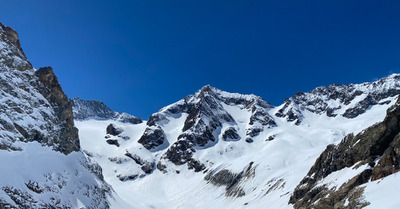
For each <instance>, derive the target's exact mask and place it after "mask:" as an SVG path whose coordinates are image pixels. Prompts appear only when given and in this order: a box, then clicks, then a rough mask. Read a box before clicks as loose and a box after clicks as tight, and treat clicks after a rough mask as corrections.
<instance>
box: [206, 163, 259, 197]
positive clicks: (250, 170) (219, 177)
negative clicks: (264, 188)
mask: <svg viewBox="0 0 400 209" xmlns="http://www.w3.org/2000/svg"><path fill="white" fill-rule="evenodd" d="M255 169H256V166H254V167H253V162H250V163H249V165H248V166H246V168H244V169H243V171H241V172H240V173H235V172H232V171H230V170H227V169H222V170H218V171H209V172H208V174H207V175H206V176H205V177H204V180H206V181H207V182H209V183H212V184H214V185H216V186H225V189H226V193H225V195H226V196H232V197H241V196H244V195H246V193H245V192H244V191H243V189H242V188H241V186H240V184H241V183H243V182H244V181H246V180H248V179H251V178H253V177H254V175H255Z"/></svg>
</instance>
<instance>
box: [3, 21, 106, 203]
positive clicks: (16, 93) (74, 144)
mask: <svg viewBox="0 0 400 209" xmlns="http://www.w3.org/2000/svg"><path fill="white" fill-rule="evenodd" d="M0 101H1V102H0V107H1V108H0V170H1V178H0V208H80V207H87V208H108V207H109V206H110V204H111V202H113V201H114V199H113V197H112V195H113V191H112V188H111V187H110V186H109V185H108V184H107V183H105V182H104V180H103V176H102V172H101V167H99V166H98V165H97V164H96V163H94V162H91V161H90V159H87V158H86V156H85V155H84V153H82V152H81V151H80V142H79V137H78V129H77V128H76V127H75V126H74V120H73V116H72V105H71V103H70V102H69V101H68V98H67V96H66V95H65V94H64V92H63V91H62V89H61V86H60V84H59V83H58V81H57V77H56V76H55V75H54V73H53V70H52V68H51V67H45V68H40V69H39V70H36V69H34V68H33V67H32V65H31V63H30V62H29V61H28V60H27V58H26V57H25V54H24V52H23V51H22V48H21V46H20V42H19V39H18V34H17V33H16V32H15V31H14V30H13V29H11V28H9V27H6V26H4V25H2V24H1V23H0Z"/></svg>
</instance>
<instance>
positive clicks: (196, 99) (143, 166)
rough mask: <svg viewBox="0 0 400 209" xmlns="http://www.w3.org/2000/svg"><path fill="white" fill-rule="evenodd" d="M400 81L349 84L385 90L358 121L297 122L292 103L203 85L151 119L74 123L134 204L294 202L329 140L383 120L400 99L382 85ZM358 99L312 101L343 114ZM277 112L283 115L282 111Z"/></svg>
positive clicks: (320, 116) (369, 91)
mask: <svg viewBox="0 0 400 209" xmlns="http://www.w3.org/2000/svg"><path fill="white" fill-rule="evenodd" d="M398 78H399V76H398V75H392V76H390V77H388V78H384V79H383V80H384V81H385V82H382V80H381V81H377V82H372V83H365V84H361V85H350V86H353V87H354V86H356V87H357V91H360V92H361V93H357V94H358V96H361V95H364V96H363V98H364V97H368V95H381V96H379V98H378V97H376V98H378V99H376V101H378V103H376V101H375V100H374V101H373V102H372V103H371V104H370V105H368V108H366V109H365V110H364V111H363V112H362V113H360V114H358V115H357V116H355V117H346V116H345V115H343V114H339V109H338V112H335V115H332V114H326V112H317V111H313V110H311V109H310V108H305V107H299V106H298V108H297V109H296V111H298V113H301V122H299V123H296V122H292V121H290V120H288V117H289V116H290V113H287V112H283V113H282V111H281V110H282V109H285V106H287V102H285V103H284V104H282V105H280V106H278V107H273V106H272V105H270V104H268V103H266V102H265V101H264V100H262V98H260V97H257V96H254V95H242V94H234V93H227V92H224V91H221V90H218V89H215V88H213V87H210V86H205V87H203V88H202V89H200V90H199V91H198V92H196V93H195V94H194V95H191V96H188V97H186V98H185V99H183V100H180V101H178V102H177V103H174V104H172V105H169V106H167V107H165V108H162V109H161V110H160V111H159V112H158V113H155V114H153V115H152V116H151V117H150V119H149V121H147V123H146V124H144V123H142V124H136V125H133V124H125V123H120V122H118V121H113V120H102V121H99V120H93V119H92V120H86V121H76V125H77V127H78V128H79V130H80V138H81V140H82V143H81V145H82V148H83V149H84V150H85V151H86V152H87V154H88V155H89V156H90V157H91V158H92V159H93V160H94V161H96V162H98V163H99V165H100V166H101V167H102V168H103V172H104V177H105V180H106V182H108V183H110V184H111V185H112V186H113V188H114V189H115V191H116V192H117V194H118V195H119V196H120V197H121V198H122V199H124V200H125V201H127V202H129V201H132V202H141V203H142V206H143V207H144V208H188V207H192V208H216V207H222V208H243V207H246V208H260V207H265V206H266V205H267V206H268V207H270V208H293V205H291V204H288V202H289V199H290V196H291V195H292V194H293V191H294V189H295V188H296V186H297V185H298V184H299V182H300V181H301V180H302V179H303V177H304V176H306V174H307V172H308V170H309V169H310V168H311V167H312V165H313V164H314V162H315V161H316V159H317V158H318V156H319V155H320V154H321V152H322V151H323V150H324V149H325V148H326V146H327V145H328V144H331V143H334V144H338V143H340V141H341V140H342V139H343V137H344V136H346V135H347V134H349V133H355V134H356V133H359V132H361V131H362V130H363V129H365V128H367V127H369V126H371V125H373V124H374V123H376V122H380V121H382V120H383V119H384V117H385V113H386V110H387V109H388V108H389V107H390V106H392V105H393V104H394V103H395V101H396V99H397V95H392V94H385V95H384V94H380V92H379V91H375V88H380V87H385V86H387V83H386V82H387V81H388V80H390V81H393V83H394V84H393V85H390V87H388V88H387V89H388V91H390V92H391V91H398V89H399V87H398V86H399V85H398V83H399V79H398ZM369 86H375V88H372V87H369ZM358 87H360V88H358ZM361 87H362V88H361ZM321 88H322V87H321ZM383 89H385V88H383ZM385 91H386V89H385ZM305 94H308V93H305ZM310 94H311V93H310ZM347 96H348V95H347ZM358 96H356V97H355V98H353V99H351V101H352V102H350V103H347V102H344V101H342V100H341V98H342V97H336V98H335V97H332V96H328V97H327V96H326V95H319V97H320V98H317V97H318V94H317V95H316V96H315V97H312V98H310V99H309V100H310V102H311V101H323V103H328V104H334V103H335V105H336V106H340V107H341V109H343V111H344V110H348V109H350V108H352V107H355V104H358V103H359V101H363V99H362V98H361V97H360V98H358ZM289 100H291V99H289ZM305 103H308V102H305ZM340 111H342V110H340ZM280 113H282V114H286V116H284V117H278V116H276V115H279V114H280ZM111 123H112V124H113V125H110V124H111ZM112 129H115V130H116V131H115V132H113V131H110V130H112Z"/></svg>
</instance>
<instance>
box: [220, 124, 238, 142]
mask: <svg viewBox="0 0 400 209" xmlns="http://www.w3.org/2000/svg"><path fill="white" fill-rule="evenodd" d="M222 139H223V140H224V141H229V140H233V141H236V140H239V139H240V136H239V134H238V133H237V131H236V129H235V128H233V127H229V128H227V129H226V130H225V132H224V133H223V134H222Z"/></svg>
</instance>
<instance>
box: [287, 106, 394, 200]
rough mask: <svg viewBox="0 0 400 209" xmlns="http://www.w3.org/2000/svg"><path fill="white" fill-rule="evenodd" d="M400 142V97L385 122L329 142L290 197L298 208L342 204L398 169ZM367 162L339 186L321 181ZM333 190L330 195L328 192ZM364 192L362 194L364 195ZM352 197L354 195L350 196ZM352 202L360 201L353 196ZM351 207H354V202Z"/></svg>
mask: <svg viewBox="0 0 400 209" xmlns="http://www.w3.org/2000/svg"><path fill="white" fill-rule="evenodd" d="M399 143H400V100H398V101H397V103H396V104H395V105H394V106H393V107H391V108H390V109H388V111H387V116H386V118H385V119H384V121H383V122H381V123H378V124H375V125H374V126H372V127H370V128H368V129H366V130H365V131H363V132H362V133H360V134H358V135H356V136H354V135H353V134H350V135H348V136H346V137H345V138H344V139H343V140H342V142H341V143H340V144H339V145H337V146H334V145H329V146H328V147H327V148H326V150H325V151H324V152H323V153H322V154H321V156H320V157H319V158H318V159H317V161H316V162H315V164H314V165H313V167H312V168H311V169H310V171H309V172H308V174H307V176H306V177H305V178H304V179H303V180H302V181H301V182H300V184H299V185H298V186H297V187H296V189H295V191H294V193H293V195H292V196H291V198H290V203H292V204H294V206H295V208H338V207H339V206H340V205H343V203H344V201H345V199H349V198H350V197H351V196H352V195H354V194H355V193H357V192H358V193H361V194H362V192H360V191H361V190H362V188H360V187H357V186H359V185H362V184H364V183H366V182H368V181H369V180H372V181H374V180H377V179H380V178H383V177H385V176H388V175H390V174H393V173H395V172H398V171H399V170H400V166H399V157H400V156H399V154H400V152H399V150H398V147H399V145H400V144H399ZM362 165H367V166H366V168H365V169H364V170H361V171H360V172H359V173H358V174H357V175H356V176H354V177H353V178H352V179H350V180H349V181H348V182H346V183H345V184H343V185H339V186H338V187H337V188H335V189H327V188H326V186H325V185H318V182H321V181H322V180H323V179H324V178H325V177H327V176H328V175H330V174H331V173H333V172H336V171H340V170H342V169H344V168H352V169H357V168H359V167H360V166H362ZM327 194H329V195H327ZM361 194H358V197H360V195H361ZM350 199H351V198H350ZM353 200H354V202H353V203H352V206H354V205H355V204H358V205H359V206H360V207H361V206H363V205H364V204H366V203H364V202H359V200H358V199H357V198H353ZM348 208H351V207H350V206H349V207H348Z"/></svg>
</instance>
